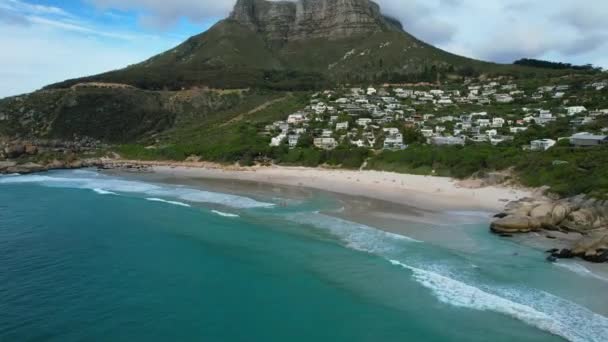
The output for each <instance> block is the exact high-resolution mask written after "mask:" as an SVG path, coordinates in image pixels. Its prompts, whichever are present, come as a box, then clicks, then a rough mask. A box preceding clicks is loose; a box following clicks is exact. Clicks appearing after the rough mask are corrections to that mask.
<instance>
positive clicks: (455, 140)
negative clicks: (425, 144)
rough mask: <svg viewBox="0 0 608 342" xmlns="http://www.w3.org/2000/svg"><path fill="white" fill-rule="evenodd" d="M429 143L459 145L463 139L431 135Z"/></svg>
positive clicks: (462, 143) (462, 142)
mask: <svg viewBox="0 0 608 342" xmlns="http://www.w3.org/2000/svg"><path fill="white" fill-rule="evenodd" d="M431 143H432V144H433V145H438V146H453V145H461V146H464V144H465V139H464V138H461V137H432V138H431Z"/></svg>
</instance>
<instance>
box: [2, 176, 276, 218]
mask: <svg viewBox="0 0 608 342" xmlns="http://www.w3.org/2000/svg"><path fill="white" fill-rule="evenodd" d="M27 183H35V184H40V185H43V186H49V187H60V188H76V189H90V190H95V189H103V190H104V191H109V192H115V193H133V194H142V195H144V196H148V197H153V198H161V197H168V198H176V199H180V200H184V201H188V202H195V203H211V204H220V205H225V206H229V207H234V208H243V209H245V208H269V207H273V206H274V204H272V203H265V202H259V201H256V200H254V199H251V198H248V197H242V196H237V195H230V194H223V193H217V192H209V191H204V190H198V189H192V188H186V187H179V186H168V185H157V184H152V183H146V182H141V181H130V180H123V179H119V178H113V177H108V176H104V175H101V174H98V173H96V172H92V171H86V170H80V171H66V172H63V173H53V174H49V175H24V176H16V177H3V178H0V184H27Z"/></svg>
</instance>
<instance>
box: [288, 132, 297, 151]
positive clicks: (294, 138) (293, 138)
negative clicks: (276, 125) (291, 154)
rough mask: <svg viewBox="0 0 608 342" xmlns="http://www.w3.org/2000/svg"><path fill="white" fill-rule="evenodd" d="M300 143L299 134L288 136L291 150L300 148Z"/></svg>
mask: <svg viewBox="0 0 608 342" xmlns="http://www.w3.org/2000/svg"><path fill="white" fill-rule="evenodd" d="M298 141H300V135H299V134H290V135H288V136H287V142H288V143H289V148H295V147H296V146H298Z"/></svg>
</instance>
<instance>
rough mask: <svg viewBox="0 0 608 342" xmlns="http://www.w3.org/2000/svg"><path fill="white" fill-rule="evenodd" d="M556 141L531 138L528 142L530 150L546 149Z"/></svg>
mask: <svg viewBox="0 0 608 342" xmlns="http://www.w3.org/2000/svg"><path fill="white" fill-rule="evenodd" d="M556 143H557V142H556V141H555V140H553V139H540V140H533V141H531V142H530V150H532V151H546V150H548V149H550V148H551V147H553V146H555V144H556Z"/></svg>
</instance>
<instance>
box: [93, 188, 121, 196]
mask: <svg viewBox="0 0 608 342" xmlns="http://www.w3.org/2000/svg"><path fill="white" fill-rule="evenodd" d="M93 191H95V192H96V193H98V194H100V195H117V193H115V192H112V191H107V190H104V189H93Z"/></svg>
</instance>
